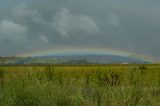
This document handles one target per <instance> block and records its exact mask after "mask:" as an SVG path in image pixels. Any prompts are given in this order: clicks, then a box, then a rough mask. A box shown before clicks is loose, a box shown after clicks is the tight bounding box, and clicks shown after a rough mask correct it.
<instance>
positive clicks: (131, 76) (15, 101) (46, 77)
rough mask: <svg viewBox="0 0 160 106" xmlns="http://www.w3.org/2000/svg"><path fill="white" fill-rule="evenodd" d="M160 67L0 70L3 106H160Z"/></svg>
mask: <svg viewBox="0 0 160 106" xmlns="http://www.w3.org/2000/svg"><path fill="white" fill-rule="evenodd" d="M159 105H160V65H107V66H103V65H95V66H85V65H84V66H69V65H68V66H54V65H52V66H5V67H2V66H1V67H0V106H159Z"/></svg>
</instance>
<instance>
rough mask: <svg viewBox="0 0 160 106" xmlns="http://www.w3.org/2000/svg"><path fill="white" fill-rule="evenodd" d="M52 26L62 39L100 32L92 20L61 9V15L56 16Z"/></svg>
mask: <svg viewBox="0 0 160 106" xmlns="http://www.w3.org/2000/svg"><path fill="white" fill-rule="evenodd" d="M52 26H53V28H55V29H56V30H57V31H58V32H59V33H60V35H61V36H62V37H68V36H70V35H77V34H78V33H87V34H88V35H93V34H95V33H96V34H98V32H100V29H99V28H98V26H97V24H96V22H95V21H94V20H93V19H92V18H90V17H88V16H86V15H83V14H81V15H80V14H79V15H77V14H72V13H70V11H69V10H68V9H65V8H63V9H61V11H60V12H59V14H57V15H56V16H55V18H54V22H53V25H52Z"/></svg>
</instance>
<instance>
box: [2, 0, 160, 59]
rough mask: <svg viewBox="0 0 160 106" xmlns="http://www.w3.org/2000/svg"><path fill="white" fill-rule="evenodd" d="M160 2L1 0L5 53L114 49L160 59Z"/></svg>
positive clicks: (144, 0)
mask: <svg viewBox="0 0 160 106" xmlns="http://www.w3.org/2000/svg"><path fill="white" fill-rule="evenodd" d="M159 11H160V1H159V0H0V55H1V56H11V55H16V54H20V53H24V52H30V51H36V50H43V49H46V48H48V49H51V48H52V49H54V48H55V49H56V48H64V47H70V48H83V47H85V48H112V49H115V50H120V51H129V52H131V53H136V54H145V55H148V56H151V57H155V58H157V59H160V46H159V45H160V12H159Z"/></svg>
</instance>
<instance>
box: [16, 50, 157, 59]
mask: <svg viewBox="0 0 160 106" xmlns="http://www.w3.org/2000/svg"><path fill="white" fill-rule="evenodd" d="M83 54H96V55H120V56H124V57H128V56H132V57H135V58H139V59H141V60H146V61H151V62H155V61H157V60H156V59H155V58H154V57H151V56H147V55H145V54H137V53H131V52H128V51H125V50H118V49H116V50H115V49H111V48H71V47H64V48H54V49H53V48H52V49H40V50H34V51H30V52H25V53H20V54H17V55H16V56H18V57H28V56H31V57H34V56H50V55H59V56H60V55H83Z"/></svg>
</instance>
